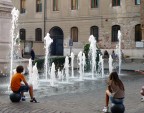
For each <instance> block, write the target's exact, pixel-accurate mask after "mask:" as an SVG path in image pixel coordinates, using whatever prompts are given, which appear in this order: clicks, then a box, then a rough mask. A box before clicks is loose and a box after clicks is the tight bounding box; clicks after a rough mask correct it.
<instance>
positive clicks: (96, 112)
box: [0, 65, 144, 113]
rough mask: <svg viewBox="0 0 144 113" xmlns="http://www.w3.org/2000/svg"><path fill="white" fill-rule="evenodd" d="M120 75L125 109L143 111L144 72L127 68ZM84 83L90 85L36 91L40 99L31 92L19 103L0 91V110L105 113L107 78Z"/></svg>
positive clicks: (8, 112)
mask: <svg viewBox="0 0 144 113" xmlns="http://www.w3.org/2000/svg"><path fill="white" fill-rule="evenodd" d="M133 67H134V65H133ZM120 76H121V79H122V80H123V82H124V85H125V90H126V96H125V102H124V105H125V109H126V110H125V113H144V102H141V101H140V97H141V95H140V89H141V86H142V85H144V75H141V74H140V73H138V72H134V71H127V72H123V73H122V74H121V75H120ZM0 79H1V78H0ZM84 85H87V86H89V89H87V90H81V91H77V92H71V93H69V92H66V93H64V94H59V95H56V94H54V95H53V94H51V95H45V94H43V93H47V94H49V93H50V92H49V90H45V91H44V92H38V91H35V93H36V95H35V96H36V98H37V100H38V101H39V102H40V103H30V102H29V96H28V94H27V95H26V96H27V99H26V101H25V102H19V103H12V102H11V101H10V100H9V96H8V94H0V113H102V108H103V106H104V104H105V102H104V101H105V99H104V98H105V94H104V93H105V89H106V82H105V80H96V81H88V82H87V83H86V84H84ZM75 88H78V87H75Z"/></svg>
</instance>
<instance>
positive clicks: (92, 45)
mask: <svg viewBox="0 0 144 113" xmlns="http://www.w3.org/2000/svg"><path fill="white" fill-rule="evenodd" d="M89 42H90V48H89V49H90V55H91V60H92V63H91V65H92V66H91V67H92V78H94V73H95V72H96V49H97V48H96V40H95V37H94V36H93V35H91V36H90V37H89Z"/></svg>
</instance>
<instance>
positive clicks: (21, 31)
mask: <svg viewBox="0 0 144 113" xmlns="http://www.w3.org/2000/svg"><path fill="white" fill-rule="evenodd" d="M19 34H20V39H21V40H23V41H24V40H26V30H25V29H20V33H19Z"/></svg>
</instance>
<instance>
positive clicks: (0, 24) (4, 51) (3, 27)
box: [0, 0, 13, 59]
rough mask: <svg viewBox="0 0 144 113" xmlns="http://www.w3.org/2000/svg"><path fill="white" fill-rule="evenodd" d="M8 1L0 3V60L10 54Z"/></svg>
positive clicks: (10, 8) (9, 6) (3, 0)
mask: <svg viewBox="0 0 144 113" xmlns="http://www.w3.org/2000/svg"><path fill="white" fill-rule="evenodd" d="M12 7H13V6H12V2H11V1H10V0H1V1H0V53H1V55H0V59H6V58H7V57H8V55H9V52H10V41H11V40H10V28H11V10H12Z"/></svg>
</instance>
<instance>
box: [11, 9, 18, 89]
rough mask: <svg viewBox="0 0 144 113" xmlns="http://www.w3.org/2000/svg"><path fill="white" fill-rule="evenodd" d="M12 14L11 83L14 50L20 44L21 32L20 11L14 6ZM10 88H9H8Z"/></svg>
mask: <svg viewBox="0 0 144 113" xmlns="http://www.w3.org/2000/svg"><path fill="white" fill-rule="evenodd" d="M11 14H12V21H11V23H12V27H11V32H10V33H11V52H10V82H9V83H11V78H12V75H13V69H14V67H13V61H14V52H15V48H16V46H17V45H18V46H19V44H18V43H17V42H18V37H19V33H18V29H17V28H18V24H17V23H18V17H19V11H18V10H17V9H16V8H15V7H14V8H13V9H12V11H11ZM8 89H9V88H8Z"/></svg>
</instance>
